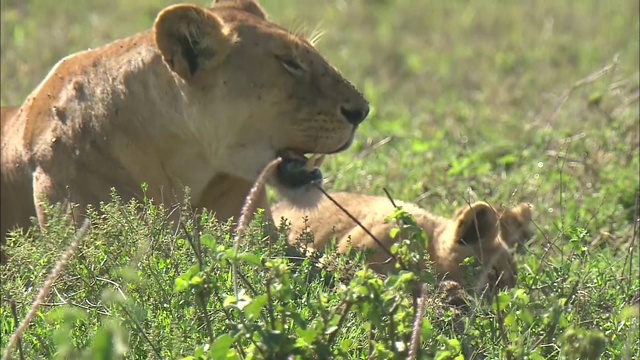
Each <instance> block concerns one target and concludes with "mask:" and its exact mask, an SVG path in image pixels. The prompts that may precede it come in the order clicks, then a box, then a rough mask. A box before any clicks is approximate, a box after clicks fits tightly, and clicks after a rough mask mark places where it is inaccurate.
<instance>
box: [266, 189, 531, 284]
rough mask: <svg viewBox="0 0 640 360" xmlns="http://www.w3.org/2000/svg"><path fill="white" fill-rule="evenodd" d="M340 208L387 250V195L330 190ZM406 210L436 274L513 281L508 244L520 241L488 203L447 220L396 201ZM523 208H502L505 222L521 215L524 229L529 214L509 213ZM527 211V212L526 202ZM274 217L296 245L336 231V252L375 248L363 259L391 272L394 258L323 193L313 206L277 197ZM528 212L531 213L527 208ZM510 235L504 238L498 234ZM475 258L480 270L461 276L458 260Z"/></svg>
mask: <svg viewBox="0 0 640 360" xmlns="http://www.w3.org/2000/svg"><path fill="white" fill-rule="evenodd" d="M330 195H331V196H332V197H333V198H334V199H335V200H336V201H337V202H338V203H339V204H340V205H341V206H342V207H344V208H345V209H346V210H347V211H348V212H349V213H350V214H351V215H353V216H354V217H355V218H356V219H358V221H359V222H360V223H361V224H362V225H363V226H364V227H365V228H367V229H368V230H369V231H370V232H371V233H372V234H373V235H374V236H375V237H376V238H377V239H378V240H379V241H380V242H381V243H382V244H383V245H384V246H385V247H386V248H387V249H388V248H390V246H391V245H392V244H393V243H395V242H396V241H397V240H398V239H397V237H396V238H393V237H391V236H390V230H391V228H392V227H394V226H397V224H396V223H395V222H393V221H392V222H389V223H386V224H385V222H384V220H385V218H386V217H387V216H389V215H390V214H392V213H393V211H394V207H393V205H392V204H391V201H390V200H389V199H387V198H386V197H380V196H369V195H362V194H353V193H345V192H337V193H331V194H330ZM395 203H396V204H397V205H398V206H401V207H402V208H403V209H404V210H405V211H407V212H408V213H410V214H411V215H412V216H413V217H414V218H415V220H416V222H417V224H418V226H420V227H421V228H422V229H423V230H424V231H425V233H426V235H427V238H428V241H429V244H428V248H427V251H428V253H429V258H430V260H431V261H432V262H433V263H434V267H435V270H436V273H437V275H438V277H439V278H441V279H447V280H452V281H455V282H459V283H460V284H465V285H472V284H473V285H476V284H479V283H483V282H484V283H486V282H491V281H494V282H497V283H498V285H499V286H502V287H513V286H514V285H515V275H516V268H515V263H514V261H513V256H512V255H511V253H510V249H509V247H508V244H512V243H516V242H520V239H514V238H513V237H514V236H520V235H521V233H515V232H508V231H505V230H503V224H502V223H501V221H500V219H499V217H498V215H499V214H498V213H497V212H496V211H495V210H494V209H493V208H491V207H490V206H489V205H488V204H487V203H484V202H477V203H474V204H471V205H467V206H463V207H461V208H460V209H458V210H457V211H456V212H455V215H454V217H453V218H451V219H447V218H444V217H441V216H438V215H434V214H432V213H430V212H428V211H426V210H424V209H422V208H420V207H418V206H416V205H415V204H412V203H408V202H403V201H395ZM524 209H525V208H524V207H522V208H521V207H517V208H516V209H508V210H503V215H504V214H506V217H505V219H506V218H509V219H510V221H512V222H510V225H515V221H516V220H515V219H523V221H524V222H523V223H522V224H518V225H521V226H522V227H523V228H528V227H529V223H528V222H529V221H530V219H531V217H530V216H528V217H526V216H524V217H516V216H513V212H514V211H516V212H519V211H525V210H524ZM526 211H530V210H529V208H528V207H526ZM272 212H273V215H274V218H275V220H276V222H278V221H280V220H281V218H285V219H286V220H287V221H288V222H290V232H289V234H288V242H289V243H290V244H291V245H295V244H296V243H297V240H298V239H299V238H300V235H301V234H303V232H306V231H308V232H310V233H311V234H312V236H313V243H310V244H300V245H301V246H303V247H307V248H311V249H314V250H320V251H321V250H322V249H323V248H324V247H325V246H326V244H327V242H328V241H329V240H330V239H331V238H332V237H333V236H335V237H336V239H337V248H338V249H337V250H338V252H345V251H346V250H347V249H348V248H349V246H353V247H355V248H371V249H374V250H376V251H375V253H374V254H373V255H371V256H370V257H369V258H368V259H367V262H368V264H369V265H370V267H371V268H372V269H374V270H376V271H378V272H381V273H387V272H390V271H395V263H394V262H393V261H388V260H389V256H388V253H387V252H385V251H383V250H380V246H379V245H378V243H377V242H376V241H375V240H374V239H373V238H372V237H371V236H369V235H368V234H367V233H366V232H365V231H364V230H363V229H362V228H361V227H360V226H358V225H357V224H356V223H355V222H354V221H353V220H352V219H351V218H350V217H349V216H348V215H347V214H345V213H344V212H343V211H341V210H340V209H339V208H338V207H337V206H335V204H333V202H331V201H330V200H329V199H327V198H324V199H323V200H321V201H320V203H319V204H318V206H317V208H315V209H300V208H296V207H295V206H292V205H291V204H288V203H287V202H282V203H279V204H277V205H275V206H274V207H273V208H272ZM529 214H530V213H529ZM503 236H507V237H509V239H508V241H507V240H503V239H502V237H503ZM469 256H471V257H474V258H476V259H477V260H478V261H479V262H480V264H481V265H482V272H481V273H480V274H476V276H475V277H474V278H472V279H466V276H465V273H464V269H463V268H462V267H461V266H460V263H461V262H462V261H463V260H464V259H465V258H467V257H469Z"/></svg>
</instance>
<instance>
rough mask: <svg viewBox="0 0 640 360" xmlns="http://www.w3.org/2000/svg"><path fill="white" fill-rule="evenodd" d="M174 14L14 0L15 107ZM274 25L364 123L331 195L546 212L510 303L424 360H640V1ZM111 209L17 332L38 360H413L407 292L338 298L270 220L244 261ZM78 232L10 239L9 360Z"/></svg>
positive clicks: (366, 282)
mask: <svg viewBox="0 0 640 360" xmlns="http://www.w3.org/2000/svg"><path fill="white" fill-rule="evenodd" d="M170 3H171V2H169V1H160V0H157V1H151V0H147V1H135V2H132V1H124V0H117V1H105V0H95V1H91V2H71V1H67V2H52V1H45V0H32V1H28V2H26V1H19V0H6V1H4V0H3V2H2V4H1V5H0V6H1V10H2V15H1V16H2V18H1V19H2V22H1V24H2V27H1V29H0V30H1V35H0V36H1V43H0V46H1V63H2V67H1V75H2V83H1V86H2V92H1V96H0V99H1V102H2V105H9V104H11V105H16V104H20V103H21V102H22V101H23V100H24V99H25V97H26V96H27V94H28V93H29V92H30V91H31V90H32V89H33V88H35V86H36V85H37V84H38V82H39V81H40V80H41V79H42V78H43V77H44V76H45V75H46V73H47V71H48V70H49V69H50V67H51V66H52V65H53V64H54V63H55V62H56V61H57V60H59V59H60V58H61V57H63V56H65V55H67V54H69V53H71V52H73V51H77V50H81V49H85V48H89V47H96V46H99V45H101V44H104V43H106V42H108V41H111V40H113V39H116V38H119V37H123V36H126V35H128V34H131V33H133V32H136V31H139V30H143V29H145V28H148V27H150V26H151V24H152V21H153V19H154V17H155V15H156V14H157V12H158V11H159V10H160V9H161V8H162V7H163V6H165V5H168V4H170ZM263 5H264V7H265V8H266V10H267V11H268V12H269V14H270V15H271V16H272V18H273V19H275V20H276V21H277V22H279V23H280V24H282V25H284V26H287V27H289V28H293V29H296V30H298V29H299V30H300V31H301V32H303V33H309V34H311V33H312V32H313V30H315V29H316V28H317V27H320V28H321V29H323V30H324V32H325V35H324V36H323V38H322V39H321V41H320V43H319V45H318V47H319V49H320V50H321V51H322V52H323V53H324V54H325V55H326V56H327V58H328V59H330V61H332V62H333V63H334V64H335V65H336V66H337V67H338V68H339V69H341V71H342V72H343V73H344V74H345V75H346V76H347V77H348V78H350V79H351V80H352V81H353V82H354V83H355V84H357V86H358V87H360V88H361V89H362V90H363V91H364V93H365V96H366V97H367V98H368V99H369V100H370V102H371V104H372V112H371V115H370V116H369V118H368V119H367V121H366V122H365V123H363V125H362V126H361V128H360V130H359V132H358V134H357V137H356V141H355V143H354V145H353V147H352V148H351V149H349V150H348V151H346V152H344V153H341V154H337V155H335V156H332V157H330V158H329V159H327V160H326V161H325V165H324V174H325V176H326V177H327V179H326V187H327V188H329V189H333V190H338V189H340V190H349V191H355V192H365V193H371V194H379V195H384V192H383V188H386V189H388V190H389V192H390V193H391V194H392V195H393V197H394V198H397V199H404V200H411V201H416V202H417V203H418V204H420V205H421V206H423V207H425V208H427V209H430V210H432V211H434V212H436V213H440V214H443V215H450V214H451V213H452V212H453V210H454V209H455V208H456V207H458V206H460V205H462V204H464V203H465V202H466V201H467V200H469V199H480V200H487V201H489V202H491V203H493V204H496V205H513V204H515V203H518V202H529V203H531V204H532V205H533V206H534V210H535V216H534V221H535V224H536V226H537V231H536V234H535V235H534V237H533V239H532V241H531V242H530V243H529V245H528V249H527V252H526V254H524V255H517V260H518V263H519V278H518V287H517V288H516V289H513V290H511V291H507V292H504V293H502V294H500V295H499V296H498V297H497V301H496V302H495V303H494V304H493V305H492V306H485V305H478V306H474V307H473V310H472V311H471V315H469V314H466V315H465V316H462V315H461V314H460V313H459V312H457V311H456V310H454V309H450V308H448V307H446V306H442V304H439V303H438V302H436V303H434V305H433V306H426V313H425V316H424V317H423V323H422V326H421V327H420V329H419V333H420V334H421V341H422V343H421V348H422V356H423V357H425V358H438V359H454V358H456V359H457V358H461V357H460V356H464V357H465V358H478V359H480V358H484V359H493V358H496V359H498V358H500V359H502V358H513V359H525V358H527V359H542V358H567V359H569V358H582V359H588V358H623V359H625V358H640V340H639V339H638V336H637V334H638V331H639V328H638V323H639V317H638V306H639V304H640V280H639V279H638V277H639V275H640V274H639V270H638V269H639V266H640V261H639V258H638V256H639V254H640V249H639V245H638V240H637V232H638V217H639V214H638V212H639V207H638V202H639V192H640V189H639V186H638V183H639V175H638V174H639V154H638V151H639V150H638V149H639V122H640V121H639V111H638V94H639V89H640V81H639V72H638V63H639V61H640V58H639V45H638V44H639V40H640V39H639V35H638V34H639V31H640V20H639V18H638V13H639V5H638V2H634V1H543V2H524V1H521V2H505V1H499V0H491V1H485V2H463V1H457V0H456V1H448V2H416V1H409V0H397V1H389V0H376V1H373V0H372V1H363V0H357V1H356V0H354V1H349V2H344V1H328V0H326V1H317V2H308V3H307V2H296V1H292V0H271V1H267V0H264V1H263ZM270 197H271V199H272V200H274V201H275V200H276V194H275V193H273V192H272V193H270ZM102 210H103V213H102V214H100V213H97V212H96V213H92V214H91V216H92V224H93V226H92V230H91V231H90V232H89V233H88V234H87V236H86V237H85V239H84V240H83V242H82V243H81V244H80V247H79V249H78V252H77V253H76V254H75V256H73V257H72V258H71V260H70V261H69V263H68V265H67V267H66V269H65V270H64V271H63V272H62V274H61V276H60V277H59V278H58V279H57V280H56V281H55V282H54V284H53V291H52V293H51V295H49V296H48V297H47V298H46V299H45V302H44V304H43V306H42V307H41V308H40V310H39V311H38V312H37V314H36V317H35V318H34V319H33V321H32V322H31V324H30V326H29V327H28V328H27V329H26V331H25V333H24V336H23V338H22V342H21V344H20V349H21V351H22V353H23V354H24V356H25V358H52V357H57V358H72V357H83V356H84V357H91V356H98V355H102V356H103V357H102V358H119V357H120V356H125V357H126V358H154V357H155V358H181V357H188V356H193V357H194V358H203V357H204V356H209V357H210V358H213V359H219V358H224V356H226V354H227V353H228V354H234V353H235V354H237V355H238V356H239V357H241V358H251V356H255V358H283V356H284V354H298V356H299V358H309V357H311V356H312V354H319V355H318V357H319V358H323V356H328V354H332V355H333V356H336V357H337V358H348V359H360V358H367V356H368V355H369V354H373V357H374V358H394V357H405V358H406V356H407V352H408V348H409V345H410V338H411V330H412V326H413V314H414V312H415V306H414V304H413V302H412V296H411V293H412V292H413V290H415V289H413V287H412V286H413V280H412V278H411V276H399V277H395V276H392V277H389V278H380V277H377V276H374V275H373V274H371V273H370V272H368V271H364V270H363V271H360V272H356V275H355V276H354V278H353V279H352V280H351V281H350V282H349V281H344V282H340V281H339V280H336V279H334V280H327V279H324V278H323V277H322V276H320V277H318V276H314V275H313V274H314V273H315V271H313V267H312V265H311V262H310V261H308V260H307V261H304V262H302V263H298V262H296V261H294V259H291V258H287V257H284V256H283V254H284V250H283V249H282V248H279V247H277V246H276V247H275V248H267V247H266V245H265V244H264V242H263V241H261V239H262V235H263V234H261V231H260V227H259V224H258V223H257V222H254V223H253V225H252V226H251V227H250V228H249V230H248V233H247V235H246V237H245V240H244V242H243V246H242V249H241V250H242V255H239V256H238V257H239V259H238V258H237V257H236V255H234V253H233V251H232V249H233V246H234V244H233V240H232V239H233V236H232V234H230V233H229V231H228V229H227V228H226V227H225V226H224V224H217V223H215V222H214V221H212V219H210V218H206V217H205V218H204V219H202V220H201V221H199V222H198V223H194V222H193V221H192V220H191V219H189V218H185V229H184V230H183V231H179V232H178V233H177V234H176V233H173V232H172V231H171V229H170V228H169V227H168V226H167V224H166V223H165V222H164V217H163V214H164V212H165V210H164V209H163V208H162V207H160V206H158V205H154V204H152V203H150V202H147V203H142V204H136V203H123V202H122V201H118V199H117V196H116V197H115V201H114V202H112V203H109V204H105V205H104V208H103V209H102ZM52 212H53V213H55V210H54V209H52ZM194 229H199V231H194ZM72 234H73V232H72V229H71V228H69V227H68V226H66V225H65V222H64V219H62V218H61V217H54V220H52V221H51V222H50V223H49V224H48V226H47V227H46V228H44V229H38V228H35V227H34V228H32V229H30V230H29V231H26V232H17V233H16V234H15V235H14V236H12V237H10V238H9V239H8V251H9V254H10V255H11V256H12V257H13V258H12V259H13V260H12V265H10V266H8V267H4V268H2V269H1V271H2V280H3V281H2V293H1V295H2V304H1V307H0V313H1V314H2V320H1V329H2V339H1V342H0V343H1V344H2V347H3V348H4V347H5V346H6V344H7V341H8V335H9V334H10V333H11V332H12V331H13V330H14V328H15V327H17V324H18V322H19V320H21V319H22V318H23V317H24V316H25V315H26V313H27V312H28V310H29V307H30V304H31V301H32V300H33V298H34V297H35V295H36V294H37V292H38V290H39V289H40V288H41V287H42V285H43V283H44V280H45V278H46V275H47V273H48V272H49V271H50V269H51V268H52V266H53V265H54V264H55V262H56V261H57V260H58V259H59V258H60V256H61V254H62V252H63V251H64V247H65V246H66V245H67V244H68V243H69V242H70V241H71V238H72ZM343 261H345V266H346V265H349V262H348V261H346V260H343ZM233 262H238V264H239V268H240V270H241V273H242V274H245V277H244V278H242V279H241V287H242V288H243V289H244V291H245V292H244V294H243V296H242V297H241V298H240V299H235V298H234V294H235V293H234V291H233V290H234V288H233V281H232V277H231V275H230V274H231V263H233ZM351 262H353V261H351ZM357 264H358V263H356V265H357ZM358 269H363V267H362V266H359V265H358ZM429 286H430V287H429V291H435V288H434V285H433V284H430V285H429ZM12 304H15V308H13V305H12ZM12 308H13V309H12ZM12 310H15V316H14V315H12ZM390 324H391V325H390ZM252 354H253V355H252ZM14 356H19V354H18V352H15V353H14ZM201 356H202V357H201ZM231 358H233V357H231Z"/></svg>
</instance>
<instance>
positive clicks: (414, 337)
mask: <svg viewBox="0 0 640 360" xmlns="http://www.w3.org/2000/svg"><path fill="white" fill-rule="evenodd" d="M420 290H421V291H420V298H419V299H418V306H417V307H416V311H415V314H414V316H415V318H414V319H413V330H412V331H411V345H410V346H409V356H408V357H407V359H408V360H412V359H417V355H418V349H419V348H418V344H420V331H421V330H422V319H423V318H424V311H425V306H424V304H425V303H426V301H427V288H426V286H425V285H424V284H423V285H422V286H421V287H420Z"/></svg>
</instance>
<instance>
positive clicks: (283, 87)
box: [0, 0, 369, 240]
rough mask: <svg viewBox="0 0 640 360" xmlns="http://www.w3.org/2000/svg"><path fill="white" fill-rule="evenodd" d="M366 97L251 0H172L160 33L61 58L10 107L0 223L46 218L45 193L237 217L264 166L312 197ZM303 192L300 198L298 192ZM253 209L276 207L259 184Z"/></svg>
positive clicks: (288, 188)
mask: <svg viewBox="0 0 640 360" xmlns="http://www.w3.org/2000/svg"><path fill="white" fill-rule="evenodd" d="M368 112H369V105H368V103H367V101H366V100H365V99H364V98H363V96H362V95H361V94H360V93H359V92H358V91H357V90H356V89H355V88H354V86H353V85H351V83H349V82H348V81H347V80H346V79H344V78H343V77H342V76H341V75H340V73H339V72H338V71H337V70H336V69H335V68H334V67H333V66H332V65H331V64H329V63H328V62H327V60H325V59H324V57H323V56H322V55H320V53H318V51H316V49H315V48H314V47H313V46H312V44H311V43H310V42H309V41H307V40H305V39H303V38H301V37H299V36H297V35H295V34H293V33H291V32H289V31H287V30H285V29H283V28H282V27H280V26H278V25H276V24H274V23H273V22H271V21H269V19H268V18H267V16H266V15H265V13H264V11H263V10H262V9H261V7H260V6H259V5H258V3H257V2H255V1H253V0H217V1H214V2H213V3H212V4H211V6H210V7H208V8H206V7H200V6H197V5H186V4H183V5H173V6H169V7H167V8H165V9H163V10H162V11H160V13H159V14H158V16H157V18H156V20H155V22H154V24H153V27H152V29H149V30H147V31H144V32H141V33H138V34H136V35H133V36H131V37H128V38H125V39H121V40H116V41H114V42H112V43H110V44H108V45H105V46H102V47H99V48H96V49H90V50H87V51H81V52H78V53H75V54H72V55H69V56H67V57H65V58H64V59H62V60H60V61H59V62H58V63H57V64H56V65H55V66H54V67H53V68H52V69H51V71H50V72H49V74H48V75H47V76H46V78H45V79H44V80H43V81H42V82H41V83H40V84H39V85H38V87H37V88H36V89H35V90H33V92H32V93H31V94H30V95H29V96H28V98H27V99H26V101H25V102H24V104H22V106H20V107H19V108H18V107H7V108H4V109H3V110H2V134H1V137H2V159H1V160H2V161H1V166H2V172H1V177H2V179H1V180H2V194H1V201H0V202H1V205H2V209H1V230H2V238H3V240H4V237H5V234H6V232H7V231H8V230H9V229H10V228H13V227H15V226H23V227H26V226H28V225H29V218H30V217H31V216H36V217H37V220H38V222H39V224H40V225H42V224H44V222H45V221H46V217H45V214H44V211H43V207H42V205H41V204H42V203H41V202H42V200H43V199H46V200H47V201H49V202H51V203H58V202H59V203H62V204H63V205H69V204H71V203H74V204H78V205H79V207H77V208H76V209H77V210H74V211H73V216H74V217H78V216H81V215H82V213H83V209H84V208H85V207H86V206H87V205H89V204H92V205H94V206H98V205H99V203H100V202H101V201H109V200H110V189H111V188H115V189H116V191H117V192H118V194H119V195H120V196H121V197H122V198H123V199H128V198H142V195H143V194H142V191H141V184H142V183H146V184H147V185H148V187H147V192H146V196H147V197H149V198H153V199H154V200H156V201H163V202H170V203H176V202H181V201H182V199H183V196H184V194H183V189H184V187H189V188H190V199H191V203H192V205H193V206H194V207H196V208H203V207H205V208H207V209H209V210H212V211H215V212H216V214H217V217H218V219H220V220H222V221H225V220H227V219H228V218H230V217H231V216H236V215H238V212H239V211H240V208H241V206H242V203H243V200H244V198H245V196H246V195H247V193H248V192H249V189H250V188H251V186H252V184H253V182H254V181H255V180H256V178H257V176H258V175H259V173H260V172H261V170H262V169H263V168H264V167H265V166H266V165H267V164H268V163H269V162H271V161H272V160H274V159H275V158H277V157H282V159H283V161H282V163H281V164H280V165H279V167H278V169H277V171H275V173H274V174H273V176H271V177H270V179H269V183H270V184H271V185H273V186H274V187H275V188H276V189H277V190H279V192H280V193H281V194H283V195H284V196H285V198H286V197H291V198H292V199H294V198H295V199H300V204H302V205H313V204H314V203H315V202H316V201H317V200H318V198H317V197H316V196H315V195H314V194H315V192H313V191H310V192H309V191H308V189H309V188H310V187H311V185H312V184H318V183H321V182H322V173H321V172H320V170H319V169H318V166H319V165H320V163H321V159H319V158H318V157H316V156H314V157H312V158H311V159H309V158H307V157H306V156H305V155H307V154H333V153H337V152H340V151H343V150H345V149H347V148H348V147H349V146H350V144H351V142H352V141H353V138H354V134H355V131H356V129H357V128H358V125H359V124H360V123H361V122H362V121H363V120H364V119H365V118H366V117H367V115H368ZM293 195H295V196H293ZM257 206H259V207H261V208H264V209H265V210H266V211H267V212H268V211H269V207H268V204H267V203H266V196H265V194H264V190H263V191H262V193H261V194H260V196H259V201H258V204H257Z"/></svg>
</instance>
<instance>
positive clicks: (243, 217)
mask: <svg viewBox="0 0 640 360" xmlns="http://www.w3.org/2000/svg"><path fill="white" fill-rule="evenodd" d="M281 162H282V158H277V159H275V160H273V161H272V162H270V163H269V164H267V166H265V168H264V169H263V170H262V172H261V173H260V175H259V176H258V178H257V179H256V182H255V183H254V184H253V187H252V188H251V190H250V191H249V194H248V195H247V197H246V198H245V200H244V204H243V205H242V211H241V212H240V218H239V219H238V228H237V230H236V237H235V245H234V254H235V255H237V254H238V249H239V248H240V241H241V239H242V235H243V234H244V229H245V228H246V227H247V225H248V224H249V220H250V219H251V212H252V211H251V209H252V208H253V204H254V203H255V202H256V201H257V199H258V196H259V194H258V192H259V191H261V190H263V189H264V184H265V182H266V181H267V178H268V177H269V175H270V174H271V173H272V172H273V170H275V168H276V167H277V166H278V165H280V163H281ZM236 262H237V261H236V260H235V259H234V261H232V262H231V268H232V271H233V290H234V292H235V295H236V297H238V296H239V293H238V268H237V265H236Z"/></svg>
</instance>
